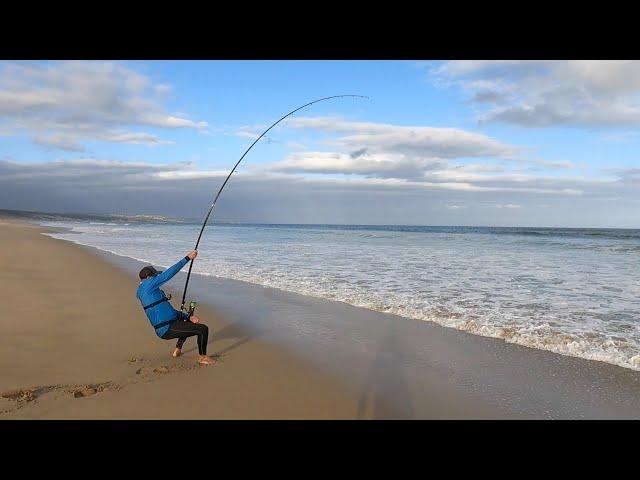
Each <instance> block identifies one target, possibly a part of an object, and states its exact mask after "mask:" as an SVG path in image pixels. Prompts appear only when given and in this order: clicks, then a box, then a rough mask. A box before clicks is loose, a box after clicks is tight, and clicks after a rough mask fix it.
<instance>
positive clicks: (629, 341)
mask: <svg viewBox="0 0 640 480" xmlns="http://www.w3.org/2000/svg"><path fill="white" fill-rule="evenodd" d="M38 223H40V224H42V225H44V226H48V227H57V228H62V230H58V231H56V232H55V233H51V234H50V235H51V236H52V237H54V238H59V239H65V240H69V241H72V242H75V243H79V244H82V245H88V246H92V247H96V248H98V249H101V250H104V251H107V252H111V253H115V254H118V255H122V256H127V257H131V258H135V259H138V260H141V261H144V262H149V263H151V264H154V265H156V266H161V267H165V268H166V267H168V266H170V265H171V264H173V263H175V262H176V261H177V260H179V259H180V258H182V257H183V256H184V255H185V254H186V253H187V252H188V251H189V250H191V249H192V248H193V244H194V243H195V239H196V237H197V234H198V231H199V229H200V224H197V223H189V222H176V221H168V220H166V221H163V220H162V218H160V217H157V218H149V219H147V218H140V217H131V218H130V217H124V216H122V217H96V218H92V217H88V216H84V217H82V218H73V217H65V216H49V217H48V218H46V219H43V218H41V219H39V220H38ZM199 253H200V254H199V256H198V259H197V260H196V263H195V265H194V273H195V274H199V275H211V276H216V277H222V278H231V279H235V280H240V281H244V282H249V283H252V284H258V285H263V286H267V287H273V288H278V289H281V290H286V291H291V292H296V293H300V294H304V295H311V296H314V297H320V298H324V299H328V300H333V301H339V302H346V303H348V304H351V305H354V306H357V307H362V308H367V309H371V310H376V311H380V312H388V313H393V314H396V315H399V316H401V317H406V318H407V319H412V320H414V321H415V320H418V321H428V322H435V323H437V324H440V325H443V326H445V327H450V328H456V329H459V330H464V331H467V332H469V333H472V334H476V335H482V336H488V337H495V338H501V339H504V341H506V342H512V343H517V344H521V345H525V346H528V347H532V348H537V349H542V350H550V351H553V352H557V353H560V354H564V355H571V356H576V357H582V358H586V359H592V360H600V361H604V362H608V363H612V364H615V365H619V366H622V367H625V368H630V369H634V370H640V230H622V229H562V228H494V227H422V226H393V225H378V226H371V225H367V226H358V225H350V226H344V225H256V224H251V225H240V224H212V225H209V226H208V227H207V230H206V231H205V234H204V237H203V240H202V242H201V245H200V248H199ZM185 270H186V269H185ZM398 321H404V320H403V319H399V320H398Z"/></svg>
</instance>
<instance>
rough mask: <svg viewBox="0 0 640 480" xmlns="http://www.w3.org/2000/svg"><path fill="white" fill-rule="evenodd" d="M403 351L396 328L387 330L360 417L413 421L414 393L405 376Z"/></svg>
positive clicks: (360, 406) (370, 373) (372, 367)
mask: <svg viewBox="0 0 640 480" xmlns="http://www.w3.org/2000/svg"><path fill="white" fill-rule="evenodd" d="M401 358H402V357H401V349H400V348H398V341H397V338H396V334H395V332H394V328H393V326H392V327H391V329H390V330H388V331H387V334H386V336H385V337H384V339H383V340H382V342H381V344H380V348H379V349H378V352H377V354H376V356H375V358H374V360H373V362H372V363H371V365H370V366H369V371H368V374H367V379H366V384H365V388H364V390H363V392H362V394H361V396H360V400H359V402H358V418H359V419H365V418H374V419H398V420H406V419H410V418H413V414H414V411H413V404H412V402H411V392H410V391H409V388H408V384H407V381H406V378H405V375H404V373H403V367H402V361H401Z"/></svg>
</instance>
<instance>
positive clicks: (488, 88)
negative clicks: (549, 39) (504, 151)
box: [430, 60, 640, 127]
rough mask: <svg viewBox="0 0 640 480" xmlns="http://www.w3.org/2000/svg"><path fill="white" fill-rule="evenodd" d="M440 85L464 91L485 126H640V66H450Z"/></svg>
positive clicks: (436, 76) (442, 71)
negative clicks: (495, 123) (491, 123)
mask: <svg viewBox="0 0 640 480" xmlns="http://www.w3.org/2000/svg"><path fill="white" fill-rule="evenodd" d="M430 77H431V78H432V79H433V80H435V81H436V82H437V83H439V84H441V85H442V84H444V85H451V84H455V85H458V86H460V87H461V88H462V89H464V91H466V92H467V94H468V95H469V98H470V99H471V101H472V102H474V103H475V104H477V105H478V107H479V116H478V119H479V120H480V121H482V122H493V121H497V122H504V123H512V124H517V125H521V126H526V127H547V126H554V125H567V126H580V127H594V126H595V127H598V126H637V125H640V61H636V60H569V61H560V60H557V61H546V60H545V61H523V60H499V61H484V60H483V61H480V60H474V61H464V60H457V61H450V62H445V63H444V64H442V65H440V66H437V67H434V68H432V69H431V71H430Z"/></svg>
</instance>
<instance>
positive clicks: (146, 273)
mask: <svg viewBox="0 0 640 480" xmlns="http://www.w3.org/2000/svg"><path fill="white" fill-rule="evenodd" d="M160 273H162V272H160V271H158V270H156V269H155V268H153V267H152V266H151V265H148V266H146V267H144V268H143V269H142V270H140V273H139V274H138V276H139V277H140V280H144V279H146V278H149V277H155V276H156V275H159V274H160Z"/></svg>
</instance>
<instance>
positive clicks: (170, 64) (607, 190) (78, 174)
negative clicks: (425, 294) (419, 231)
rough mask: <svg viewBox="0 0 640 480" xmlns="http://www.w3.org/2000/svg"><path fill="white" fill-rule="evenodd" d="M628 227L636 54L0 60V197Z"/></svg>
mask: <svg viewBox="0 0 640 480" xmlns="http://www.w3.org/2000/svg"><path fill="white" fill-rule="evenodd" d="M340 94H356V95H364V96H367V97H368V98H367V99H361V98H341V99H334V100H329V101H326V102H321V103H318V104H315V105H313V106H311V107H308V108H306V109H304V110H301V111H300V112H298V113H296V114H295V115H294V116H292V117H290V118H289V119H287V120H285V121H284V122H283V123H281V124H280V125H279V126H278V127H276V128H275V129H274V130H272V131H271V132H269V134H268V135H267V136H266V137H265V138H263V139H262V140H261V141H260V142H259V143H258V144H257V145H256V146H255V147H254V148H253V149H252V151H251V152H250V153H249V154H248V155H247V157H246V158H245V159H244V160H243V163H242V164H241V165H240V167H239V168H238V170H237V172H236V173H235V174H234V175H233V177H232V179H231V181H230V182H229V184H228V185H227V187H226V188H225V191H224V193H223V194H222V196H221V197H220V200H219V202H218V204H217V206H216V212H215V217H216V219H217V220H221V221H232V222H259V223H333V224H402V225H488V226H549V227H594V228H598V227H600V228H602V227H611V228H640V213H639V212H640V162H638V159H637V152H638V147H639V146H640V62H639V61H618V60H616V61H518V60H513V61H505V60H500V61H481V60H470V61H423V60H416V61H344V60H343V61H264V60H262V61H121V62H115V61H109V62H106V61H61V62H58V61H55V62H53V61H42V62H35V61H25V62H0V208H3V209H18V210H32V211H49V212H62V213H101V214H103V213H115V214H155V215H168V216H180V217H190V218H201V217H202V216H203V215H204V214H205V213H206V211H207V209H208V207H209V205H210V204H211V201H212V199H213V196H214V194H215V192H216V191H217V189H218V188H219V186H220V185H221V183H222V181H223V180H224V177H225V176H226V174H227V173H228V172H229V170H230V169H231V168H232V166H233V165H234V164H235V162H236V161H237V160H238V159H239V158H240V156H241V155H242V153H243V151H244V150H245V149H246V148H247V147H248V146H249V145H250V144H251V142H253V140H254V139H255V138H256V137H257V136H258V135H259V134H260V133H261V132H262V130H264V129H265V128H266V127H267V126H269V125H270V124H271V123H273V122H274V121H275V120H277V119H278V118H279V117H281V116H282V115H284V114H285V113H287V112H288V111H290V110H293V109H294V108H296V107H298V106H300V105H302V104H305V103H307V102H310V101H312V100H315V99H317V98H322V97H326V96H331V95H340Z"/></svg>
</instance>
